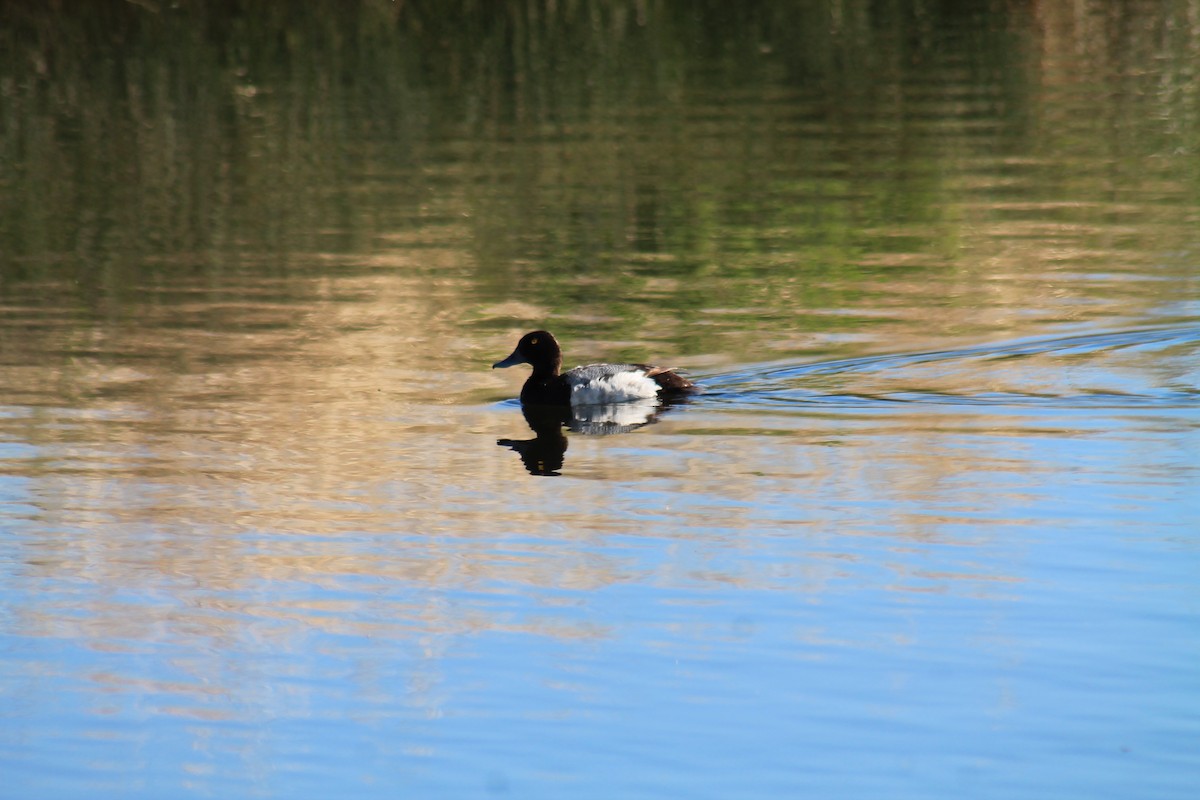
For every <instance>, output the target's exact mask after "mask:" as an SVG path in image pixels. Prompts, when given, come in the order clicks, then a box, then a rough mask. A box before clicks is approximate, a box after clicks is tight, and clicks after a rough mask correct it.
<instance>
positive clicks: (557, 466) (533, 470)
mask: <svg viewBox="0 0 1200 800" xmlns="http://www.w3.org/2000/svg"><path fill="white" fill-rule="evenodd" d="M687 402H689V398H677V399H673V400H671V401H662V400H656V399H647V400H639V401H634V402H627V403H605V404H598V405H588V406H569V407H562V406H534V405H525V406H522V407H521V413H522V414H524V416H525V422H527V423H528V424H529V427H530V429H531V430H532V431H533V434H534V436H533V438H532V439H497V440H496V444H497V445H499V446H501V447H508V448H510V449H512V450H514V451H515V452H516V453H517V454H518V455H520V456H521V462H522V463H523V464H524V465H525V469H527V470H529V474H530V475H552V476H557V475H561V474H562V472H561V470H562V468H563V463H564V461H565V453H566V452H567V446H568V442H567V436H566V434H565V433H563V429H564V428H566V429H567V430H570V431H571V432H572V433H577V434H581V435H583V436H613V435H616V434H620V433H629V432H630V431H635V430H637V429H638V428H641V427H644V426H646V425H650V424H652V423H654V422H657V421H658V419H659V417H661V416H662V415H663V414H665V413H667V412H668V411H670V410H671V409H672V408H674V407H677V406H681V405H684V404H686V403H687Z"/></svg>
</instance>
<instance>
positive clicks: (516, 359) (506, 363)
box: [492, 350, 529, 369]
mask: <svg viewBox="0 0 1200 800" xmlns="http://www.w3.org/2000/svg"><path fill="white" fill-rule="evenodd" d="M527 363H529V362H527V361H526V360H525V359H523V358H521V354H520V353H518V352H517V351H516V350H513V352H512V355H511V356H509V357H508V358H506V359H504V360H503V361H497V362H496V363H495V364H492V369H503V368H504V367H515V366H516V365H517V364H527Z"/></svg>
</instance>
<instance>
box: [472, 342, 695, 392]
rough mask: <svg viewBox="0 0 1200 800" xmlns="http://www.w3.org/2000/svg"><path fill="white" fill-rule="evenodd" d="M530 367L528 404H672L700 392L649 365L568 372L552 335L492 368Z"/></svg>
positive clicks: (520, 347) (521, 347) (596, 366)
mask: <svg viewBox="0 0 1200 800" xmlns="http://www.w3.org/2000/svg"><path fill="white" fill-rule="evenodd" d="M517 364H528V365H530V366H531V367H533V373H532V374H531V375H530V376H529V379H528V380H526V381H525V385H524V386H523V387H521V404H522V405H540V406H587V405H599V404H609V403H626V402H630V401H646V400H656V399H657V400H670V399H678V398H680V397H682V396H684V395H688V394H693V393H695V392H698V391H699V390H700V387H698V386H697V385H696V384H694V383H692V382H691V381H689V380H688V379H687V378H685V377H683V376H682V375H680V374H678V373H677V372H675V371H674V370H672V369H668V368H666V367H653V366H650V365H648V364H588V365H587V366H583V367H575V368H574V369H572V370H568V371H567V372H561V369H562V348H561V347H559V345H558V340H557V339H555V338H554V336H553V335H551V334H550V332H549V331H531V332H529V333H527V334H525V335H524V336H522V337H521V340H520V341H518V342H517V346H516V349H514V350H513V351H512V355H510V356H509V357H508V358H506V359H504V360H503V361H497V362H496V363H495V364H492V369H502V368H504V367H512V366H516V365H517Z"/></svg>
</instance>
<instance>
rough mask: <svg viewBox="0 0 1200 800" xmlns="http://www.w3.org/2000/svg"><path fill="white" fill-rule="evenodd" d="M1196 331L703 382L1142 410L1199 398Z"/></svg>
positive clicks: (739, 391)
mask: <svg viewBox="0 0 1200 800" xmlns="http://www.w3.org/2000/svg"><path fill="white" fill-rule="evenodd" d="M1198 365H1200V328H1196V327H1170V328H1151V329H1136V330H1122V331H1103V332H1096V333H1088V334H1082V335H1075V336H1053V337H1037V338H1023V339H1017V340H1012V341H1007V342H996V343H989V344H984V345H976V346H971V347H963V348H956V349H950V350H940V351H929V352H916V353H896V354H887V355H876V356H865V357H862V358H849V359H838V360H835V361H823V362H816V363H808V364H784V365H779V364H771V365H760V366H757V367H753V366H752V367H748V368H745V369H740V370H737V371H733V372H726V373H719V374H716V375H712V376H708V377H706V378H703V379H702V381H703V384H704V387H705V390H706V393H705V395H704V399H705V401H706V402H713V403H722V404H731V405H737V406H745V407H754V408H762V407H764V406H767V407H774V408H777V409H778V408H786V407H788V406H795V407H803V408H810V407H812V406H822V407H829V406H836V407H863V406H883V405H894V404H897V403H907V404H914V403H916V404H936V405H961V406H1008V405H1038V406H1046V407H1082V406H1087V407H1093V408H1095V407H1103V408H1117V409H1121V408H1129V409H1136V408H1144V407H1147V406H1153V407H1162V406H1168V407H1176V406H1186V407H1194V406H1196V405H1197V404H1200V388H1197V383H1198V382H1200V371H1198Z"/></svg>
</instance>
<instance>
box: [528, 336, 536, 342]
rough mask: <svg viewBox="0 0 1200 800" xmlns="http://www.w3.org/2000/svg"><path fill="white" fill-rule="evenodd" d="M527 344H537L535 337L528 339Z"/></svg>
mask: <svg viewBox="0 0 1200 800" xmlns="http://www.w3.org/2000/svg"><path fill="white" fill-rule="evenodd" d="M529 343H530V344H537V337H536V336H535V337H533V338H532V339H530V340H529Z"/></svg>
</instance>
